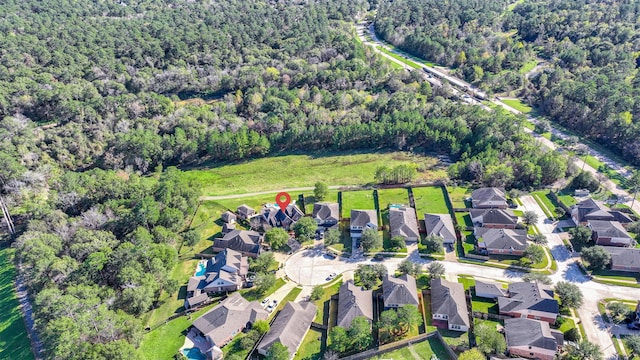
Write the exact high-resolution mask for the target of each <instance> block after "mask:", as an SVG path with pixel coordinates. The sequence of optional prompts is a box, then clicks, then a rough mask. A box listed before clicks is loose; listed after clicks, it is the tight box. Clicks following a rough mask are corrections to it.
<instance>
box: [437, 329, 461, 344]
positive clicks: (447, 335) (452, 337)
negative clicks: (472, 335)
mask: <svg viewBox="0 0 640 360" xmlns="http://www.w3.org/2000/svg"><path fill="white" fill-rule="evenodd" d="M438 332H439V333H440V335H442V339H443V340H444V342H445V343H447V345H451V346H458V345H462V344H469V334H468V333H466V332H460V331H451V330H448V329H438Z"/></svg>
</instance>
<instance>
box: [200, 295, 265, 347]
mask: <svg viewBox="0 0 640 360" xmlns="http://www.w3.org/2000/svg"><path fill="white" fill-rule="evenodd" d="M268 316H269V313H268V312H267V311H266V310H264V309H263V308H262V306H261V305H260V303H258V302H257V301H252V302H249V301H247V300H246V299H245V298H243V297H242V296H241V295H240V294H239V293H233V294H231V295H230V296H229V297H228V298H226V299H224V300H223V301H222V302H221V303H220V304H218V305H217V306H215V307H214V308H212V309H211V310H209V311H207V312H206V313H205V314H204V315H202V316H200V317H199V318H197V319H196V320H195V321H194V322H193V328H194V329H195V330H196V333H197V334H199V335H201V336H203V337H204V338H205V339H206V341H207V342H208V344H207V346H208V348H209V349H208V350H207V351H206V352H207V353H210V352H211V353H219V351H220V348H222V347H223V346H225V345H227V344H228V343H229V342H230V341H231V340H232V339H233V337H234V336H236V335H237V334H239V333H240V332H241V331H242V330H244V329H245V328H247V326H250V325H251V324H253V323H255V322H256V321H258V320H265V319H267V317H268Z"/></svg>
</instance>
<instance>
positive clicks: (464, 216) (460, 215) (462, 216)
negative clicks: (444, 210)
mask: <svg viewBox="0 0 640 360" xmlns="http://www.w3.org/2000/svg"><path fill="white" fill-rule="evenodd" d="M456 220H457V221H458V224H460V225H463V226H473V221H471V215H469V213H467V212H456Z"/></svg>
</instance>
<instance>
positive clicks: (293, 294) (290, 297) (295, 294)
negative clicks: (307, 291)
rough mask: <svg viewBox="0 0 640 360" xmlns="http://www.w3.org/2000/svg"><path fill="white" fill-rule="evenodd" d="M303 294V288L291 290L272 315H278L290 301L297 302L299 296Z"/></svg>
mask: <svg viewBox="0 0 640 360" xmlns="http://www.w3.org/2000/svg"><path fill="white" fill-rule="evenodd" d="M301 292H302V288H301V287H296V288H293V289H291V291H289V293H288V294H287V296H285V297H284V298H283V299H282V301H280V304H278V307H277V308H276V309H275V310H274V311H273V312H272V313H271V315H274V314H277V313H278V311H280V310H282V308H283V307H284V306H285V305H286V304H287V303H288V302H290V301H293V300H295V299H296V298H297V297H298V295H300V293H301Z"/></svg>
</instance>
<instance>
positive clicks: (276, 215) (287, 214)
mask: <svg viewBox="0 0 640 360" xmlns="http://www.w3.org/2000/svg"><path fill="white" fill-rule="evenodd" d="M303 216H304V213H303V212H302V210H300V208H298V206H297V205H295V204H289V205H287V207H286V208H285V211H284V212H282V210H281V209H280V206H279V205H277V204H267V205H265V206H264V207H263V208H262V210H260V221H261V223H262V228H263V229H264V230H269V229H271V228H275V227H280V228H283V229H286V230H288V229H289V228H290V227H291V226H293V224H295V223H296V222H297V221H298V220H300V219H301V218H302V217H303Z"/></svg>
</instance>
